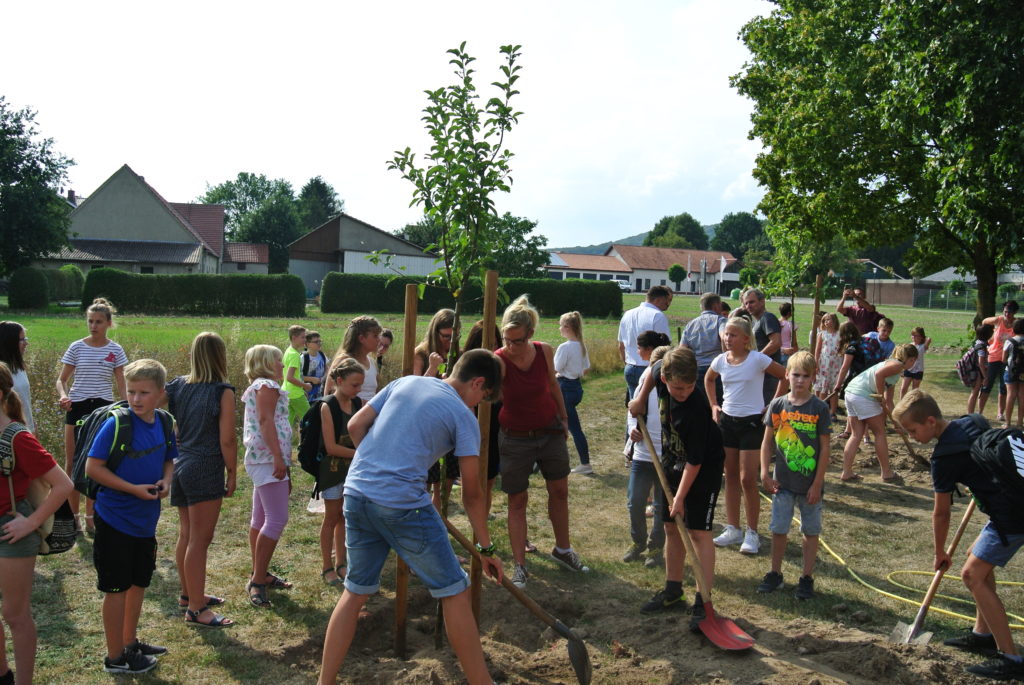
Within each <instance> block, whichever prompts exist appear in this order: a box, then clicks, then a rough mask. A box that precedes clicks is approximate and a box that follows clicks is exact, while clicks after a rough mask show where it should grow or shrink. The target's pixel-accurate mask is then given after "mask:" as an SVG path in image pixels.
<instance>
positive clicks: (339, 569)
mask: <svg viewBox="0 0 1024 685" xmlns="http://www.w3.org/2000/svg"><path fill="white" fill-rule="evenodd" d="M334 572H335V573H337V574H338V580H341V579H342V578H344V577H345V576H346V575H347V574H348V569H347V568H346V567H345V564H343V563H342V564H338V565H337V566H335V567H334ZM341 582H342V584H344V583H345V581H344V580H342V581H341Z"/></svg>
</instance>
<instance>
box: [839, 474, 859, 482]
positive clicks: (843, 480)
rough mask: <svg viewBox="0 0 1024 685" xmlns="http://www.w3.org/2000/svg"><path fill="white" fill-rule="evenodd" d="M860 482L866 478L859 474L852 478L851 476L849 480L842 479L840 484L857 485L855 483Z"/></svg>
mask: <svg viewBox="0 0 1024 685" xmlns="http://www.w3.org/2000/svg"><path fill="white" fill-rule="evenodd" d="M859 480H864V476H862V475H860V474H859V473H855V474H853V475H852V476H850V477H849V478H840V479H839V482H840V483H855V482H857V481H859Z"/></svg>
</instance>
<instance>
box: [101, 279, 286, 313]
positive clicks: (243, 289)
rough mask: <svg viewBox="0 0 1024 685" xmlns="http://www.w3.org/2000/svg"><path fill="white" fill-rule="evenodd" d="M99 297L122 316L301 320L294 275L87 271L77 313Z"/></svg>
mask: <svg viewBox="0 0 1024 685" xmlns="http://www.w3.org/2000/svg"><path fill="white" fill-rule="evenodd" d="M97 297H105V298H107V299H108V300H110V301H111V302H113V303H114V305H115V306H116V307H117V309H118V311H120V312H124V313H129V312H131V313H145V314H194V315H203V316H302V315H304V314H305V311H306V289H305V287H304V286H303V285H302V279H300V278H299V277H298V276H291V275H288V274H280V275H274V276H263V275H257V274H240V275H230V276H222V275H218V274H173V275H164V274H159V275H151V274H133V273H128V272H127V271H119V270H117V269H92V270H90V271H89V275H88V277H87V278H86V279H85V288H84V289H83V291H82V308H83V309H84V308H86V307H88V305H89V304H90V303H91V302H92V301H93V300H94V299H95V298H97Z"/></svg>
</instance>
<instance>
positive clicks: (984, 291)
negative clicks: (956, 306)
mask: <svg viewBox="0 0 1024 685" xmlns="http://www.w3.org/2000/svg"><path fill="white" fill-rule="evenodd" d="M974 275H975V277H976V278H977V279H978V299H977V302H976V303H975V313H974V325H975V326H977V325H978V324H979V323H981V320H982V319H984V318H986V317H989V316H994V315H995V313H996V278H997V277H998V275H999V273H998V270H997V269H996V263H995V260H994V259H992V257H991V256H990V255H988V254H984V253H983V252H981V251H980V250H979V251H978V252H976V253H975V254H974Z"/></svg>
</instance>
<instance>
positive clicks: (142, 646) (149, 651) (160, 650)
mask: <svg viewBox="0 0 1024 685" xmlns="http://www.w3.org/2000/svg"><path fill="white" fill-rule="evenodd" d="M128 647H129V649H137V650H139V651H140V652H142V653H143V654H145V655H146V656H163V655H164V654H166V653H167V648H166V647H161V646H160V645H149V644H146V643H145V642H143V641H142V640H140V639H138V638H135V642H133V643H131V644H130V645H128Z"/></svg>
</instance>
